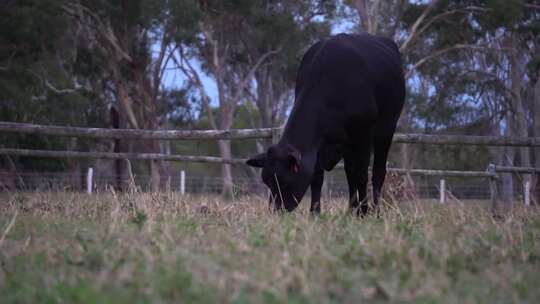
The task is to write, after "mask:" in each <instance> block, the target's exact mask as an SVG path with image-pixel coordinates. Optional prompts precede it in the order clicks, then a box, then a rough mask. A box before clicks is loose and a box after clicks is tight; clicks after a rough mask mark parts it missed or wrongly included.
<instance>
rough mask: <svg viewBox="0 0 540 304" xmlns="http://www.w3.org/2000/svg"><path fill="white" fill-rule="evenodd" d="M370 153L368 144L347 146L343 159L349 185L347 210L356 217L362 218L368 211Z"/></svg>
mask: <svg viewBox="0 0 540 304" xmlns="http://www.w3.org/2000/svg"><path fill="white" fill-rule="evenodd" d="M370 152H371V146H370V145H369V144H365V145H355V146H349V147H347V148H346V149H345V155H344V157H343V158H344V160H345V174H346V175H347V182H348V184H349V210H350V211H351V212H353V213H356V215H362V216H364V215H366V214H367V213H368V210H369V205H368V202H367V189H366V188H367V182H368V166H369V157H370Z"/></svg>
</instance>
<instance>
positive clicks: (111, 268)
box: [0, 193, 540, 303]
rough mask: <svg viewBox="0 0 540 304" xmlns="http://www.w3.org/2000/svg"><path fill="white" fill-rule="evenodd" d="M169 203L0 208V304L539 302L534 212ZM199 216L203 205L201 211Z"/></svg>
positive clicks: (60, 197)
mask: <svg viewBox="0 0 540 304" xmlns="http://www.w3.org/2000/svg"><path fill="white" fill-rule="evenodd" d="M303 204H304V206H302V208H301V210H299V211H298V212H295V213H293V214H285V215H281V216H280V215H275V214H269V213H268V211H267V209H266V205H265V203H263V200H262V199H261V198H257V197H253V198H242V199H239V200H237V201H234V202H230V203H222V202H220V200H219V198H218V197H190V196H178V195H176V194H174V193H160V194H131V195H128V194H125V195H116V194H114V193H108V194H97V195H92V196H89V195H84V194H76V193H34V194H22V193H19V194H14V195H4V196H2V197H0V229H1V230H0V302H1V303H39V302H47V303H167V302H176V303H216V302H219V303H223V302H229V303H284V302H289V303H358V302H373V303H379V302H393V303H404V302H414V303H518V302H519V303H538V302H539V301H540V288H539V286H540V213H539V212H538V211H536V210H533V209H529V210H516V211H515V212H514V213H513V214H510V215H508V216H507V217H505V218H502V219H494V218H493V217H491V215H490V213H489V212H487V211H486V210H485V209H483V208H482V207H481V206H480V205H479V204H475V205H474V206H470V205H466V204H459V203H454V204H448V205H446V206H440V205H436V204H419V203H417V204H407V205H406V206H399V208H392V209H389V210H386V211H385V212H383V214H382V215H381V217H380V218H376V217H369V218H365V219H359V218H355V217H351V216H349V215H348V214H347V212H346V202H345V201H341V200H332V201H331V202H327V203H326V204H324V205H323V214H322V215H321V216H318V217H313V216H310V215H309V214H308V212H307V211H306V209H307V205H308V204H307V203H306V202H304V203H303ZM201 205H204V206H205V207H202V208H201Z"/></svg>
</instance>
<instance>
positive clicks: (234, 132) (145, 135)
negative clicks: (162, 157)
mask: <svg viewBox="0 0 540 304" xmlns="http://www.w3.org/2000/svg"><path fill="white" fill-rule="evenodd" d="M0 132H12V133H21V134H33V135H43V136H67V137H82V138H102V139H131V140H137V139H138V140H143V139H155V140H217V139H253V138H272V137H275V136H276V133H279V132H281V129H279V128H273V129H272V128H268V129H231V130H189V131H188V130H138V129H103V128H78V127H61V126H46V125H36V124H26V123H13V122H2V121H0ZM394 142H395V143H407V144H433V145H477V146H513V147H540V137H526V138H516V137H499V136H461V135H428V134H395V135H394Z"/></svg>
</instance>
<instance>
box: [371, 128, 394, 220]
mask: <svg viewBox="0 0 540 304" xmlns="http://www.w3.org/2000/svg"><path fill="white" fill-rule="evenodd" d="M391 144H392V134H390V135H386V136H377V137H375V138H374V140H373V168H372V176H371V182H372V185H373V205H374V207H375V208H376V210H377V211H378V210H379V198H380V196H381V190H382V187H383V184H384V179H385V177H386V161H387V159H388V151H389V150H390V145H391Z"/></svg>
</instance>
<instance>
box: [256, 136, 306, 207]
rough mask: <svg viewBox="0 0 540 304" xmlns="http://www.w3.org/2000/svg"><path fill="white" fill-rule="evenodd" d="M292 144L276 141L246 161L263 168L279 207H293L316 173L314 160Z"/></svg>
mask: <svg viewBox="0 0 540 304" xmlns="http://www.w3.org/2000/svg"><path fill="white" fill-rule="evenodd" d="M311 162H312V161H311V160H310V159H309V157H303V155H302V154H301V153H300V151H298V150H297V149H296V148H294V147H293V146H290V145H282V144H278V145H273V146H270V147H269V148H268V150H267V151H266V152H264V153H261V154H258V155H256V156H254V157H252V158H250V159H249V160H247V162H246V164H248V165H249V166H252V167H257V168H262V173H261V176H262V180H263V182H264V183H265V184H266V185H267V186H268V188H270V191H271V196H270V203H271V204H272V203H273V204H274V206H275V208H276V210H280V209H281V208H282V207H285V209H286V210H287V211H293V210H294V209H295V208H296V207H297V206H298V204H299V203H300V200H302V197H303V196H304V193H305V192H306V190H307V188H308V186H309V184H310V181H311V178H312V176H313V164H311Z"/></svg>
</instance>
